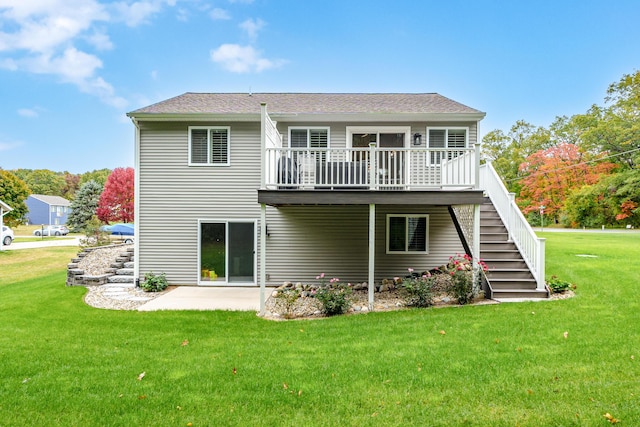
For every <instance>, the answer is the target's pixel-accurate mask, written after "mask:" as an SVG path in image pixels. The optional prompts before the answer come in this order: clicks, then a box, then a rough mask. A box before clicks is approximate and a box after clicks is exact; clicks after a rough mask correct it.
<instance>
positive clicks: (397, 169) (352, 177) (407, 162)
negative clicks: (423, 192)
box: [264, 146, 477, 190]
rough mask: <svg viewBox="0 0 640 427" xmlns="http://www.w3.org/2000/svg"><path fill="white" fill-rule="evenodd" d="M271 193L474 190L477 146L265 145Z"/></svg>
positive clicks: (266, 178) (267, 181) (267, 174)
mask: <svg viewBox="0 0 640 427" xmlns="http://www.w3.org/2000/svg"><path fill="white" fill-rule="evenodd" d="M264 158H265V167H264V174H265V184H266V188H267V189H281V190H282V189H287V190H292V189H304V190H311V189H366V190H420V189H432V188H437V189H454V188H455V189H460V188H474V187H476V183H477V178H476V173H475V171H476V170H477V153H476V150H475V149H473V148H455V149H448V148H419V149H416V148H377V147H368V148H282V147H274V146H266V147H265V157H264Z"/></svg>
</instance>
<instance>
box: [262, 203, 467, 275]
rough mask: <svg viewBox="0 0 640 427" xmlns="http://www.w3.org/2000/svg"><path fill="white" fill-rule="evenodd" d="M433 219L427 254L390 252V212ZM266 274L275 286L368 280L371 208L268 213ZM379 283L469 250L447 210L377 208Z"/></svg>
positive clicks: (445, 260)
mask: <svg viewBox="0 0 640 427" xmlns="http://www.w3.org/2000/svg"><path fill="white" fill-rule="evenodd" d="M409 213H419V214H425V213H426V214H428V215H429V253H428V254H416V255H412V254H387V253H386V246H385V242H386V216H387V214H409ZM267 224H268V229H269V237H267V274H268V277H269V280H268V282H269V284H270V285H279V284H282V283H283V282H285V281H293V282H297V281H302V282H316V279H315V278H316V276H318V275H319V274H320V273H325V274H326V275H327V276H329V277H338V278H339V279H340V280H341V281H342V282H351V283H356V282H362V281H367V278H368V268H369V258H368V257H369V249H368V245H369V207H368V206H313V207H309V206H305V207H282V208H279V209H270V210H269V212H268V213H267ZM375 230H376V250H375V253H376V268H375V277H376V281H379V280H381V279H384V278H392V277H395V276H402V275H405V274H406V273H407V268H409V267H411V268H414V269H415V270H416V271H422V270H428V269H432V268H435V267H439V266H440V265H442V264H445V263H447V262H448V260H449V257H450V256H453V255H455V254H457V253H463V252H464V249H463V247H462V244H461V242H460V239H459V237H458V234H457V232H456V230H455V227H454V226H453V223H452V221H451V217H450V216H449V213H448V211H447V208H446V207H441V206H424V207H416V206H386V205H384V206H376V229H375Z"/></svg>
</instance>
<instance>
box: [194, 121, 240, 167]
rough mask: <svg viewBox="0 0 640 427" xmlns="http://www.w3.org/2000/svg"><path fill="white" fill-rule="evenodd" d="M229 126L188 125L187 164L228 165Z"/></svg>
mask: <svg viewBox="0 0 640 427" xmlns="http://www.w3.org/2000/svg"><path fill="white" fill-rule="evenodd" d="M229 133H230V128H229V126H215V127H211V126H190V127H189V165H191V166H229Z"/></svg>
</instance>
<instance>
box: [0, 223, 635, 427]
mask: <svg viewBox="0 0 640 427" xmlns="http://www.w3.org/2000/svg"><path fill="white" fill-rule="evenodd" d="M546 237H547V238H548V240H547V271H548V274H549V275H550V274H556V275H558V276H559V277H561V278H564V279H567V280H570V281H572V282H575V283H576V284H577V285H578V288H577V291H576V292H577V296H576V297H574V298H572V299H568V300H563V301H554V302H542V303H518V304H501V305H491V306H473V307H456V308H446V309H427V310H424V309H423V310H420V309H415V310H408V311H400V312H386V313H370V314H366V315H356V316H343V317H335V318H329V319H323V320H313V321H290V322H271V321H266V320H263V319H260V318H258V317H256V316H255V314H253V313H234V312H152V313H138V312H118V311H105V310H97V309H93V308H91V307H88V306H86V305H84V303H83V302H82V295H83V294H84V289H82V288H67V287H65V286H64V279H65V271H64V266H65V265H66V263H67V262H68V261H69V258H71V257H72V256H73V249H72V248H54V249H39V250H37V251H30V253H31V256H32V258H33V260H32V261H30V262H31V263H32V264H31V265H32V266H35V265H37V264H38V263H40V262H43V260H45V259H47V260H48V261H47V262H46V265H47V266H48V268H44V267H43V268H37V269H36V268H34V267H32V266H30V265H29V264H28V261H27V259H26V258H25V257H26V255H23V254H20V253H21V252H23V251H11V253H9V252H2V253H0V271H1V274H0V425H64V426H68V425H78V426H79V425H82V426H91V425H100V426H105V425H162V426H169V425H176V426H185V425H187V423H192V424H193V426H222V425H242V426H246V425H265V426H274V425H285V426H289V425H290V426H306V425H319V426H335V425H341V426H369V425H370V426H374V425H375V426H378V425H446V426H451V425H469V426H488V425H491V426H540V425H543V426H547V425H548V426H560V425H562V426H604V425H609V422H608V421H607V420H606V419H605V418H604V417H603V414H605V413H610V414H611V415H613V416H614V417H616V418H618V419H620V420H621V424H620V425H623V426H633V425H640V403H639V402H640V365H638V364H639V363H640V328H639V326H640V325H639V321H638V319H639V310H638V308H639V303H640V302H639V301H640V299H639V298H638V290H639V287H640V284H639V283H640V282H639V281H638V270H639V264H638V261H637V260H638V259H639V258H640V235H635V234H634V235H626V234H607V235H604V234H602V235H601V234H574V233H549V234H548V235H546ZM577 254H588V255H595V256H597V257H596V258H585V257H578V256H576V255H577ZM56 259H57V260H58V262H59V265H58V266H57V267H54V265H55V260H56ZM16 266H18V267H16ZM23 270H24V276H20V275H17V272H20V271H23ZM6 271H9V272H12V273H11V274H10V275H9V276H6V275H5V272H6ZM441 330H443V331H445V332H446V334H444V335H442V334H440V333H439V331H441ZM564 332H568V336H567V338H565V337H564ZM185 340H188V344H187V345H182V344H183V343H184V342H185ZM632 356H634V358H632ZM142 372H145V376H144V378H142V380H138V379H137V378H138V376H139V375H140V374H141V373H142Z"/></svg>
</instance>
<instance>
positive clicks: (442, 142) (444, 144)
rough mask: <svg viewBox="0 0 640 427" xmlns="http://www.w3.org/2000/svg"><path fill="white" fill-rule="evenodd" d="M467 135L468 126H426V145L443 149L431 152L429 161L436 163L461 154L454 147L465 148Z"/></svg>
mask: <svg viewBox="0 0 640 427" xmlns="http://www.w3.org/2000/svg"><path fill="white" fill-rule="evenodd" d="M468 135H469V132H468V128H427V147H429V148H442V149H443V150H442V151H434V152H432V153H431V163H433V164H438V163H440V161H441V160H444V159H447V160H451V159H452V158H454V157H458V156H459V155H461V153H462V152H461V151H456V148H460V149H464V148H467V146H468V143H467V142H468Z"/></svg>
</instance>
